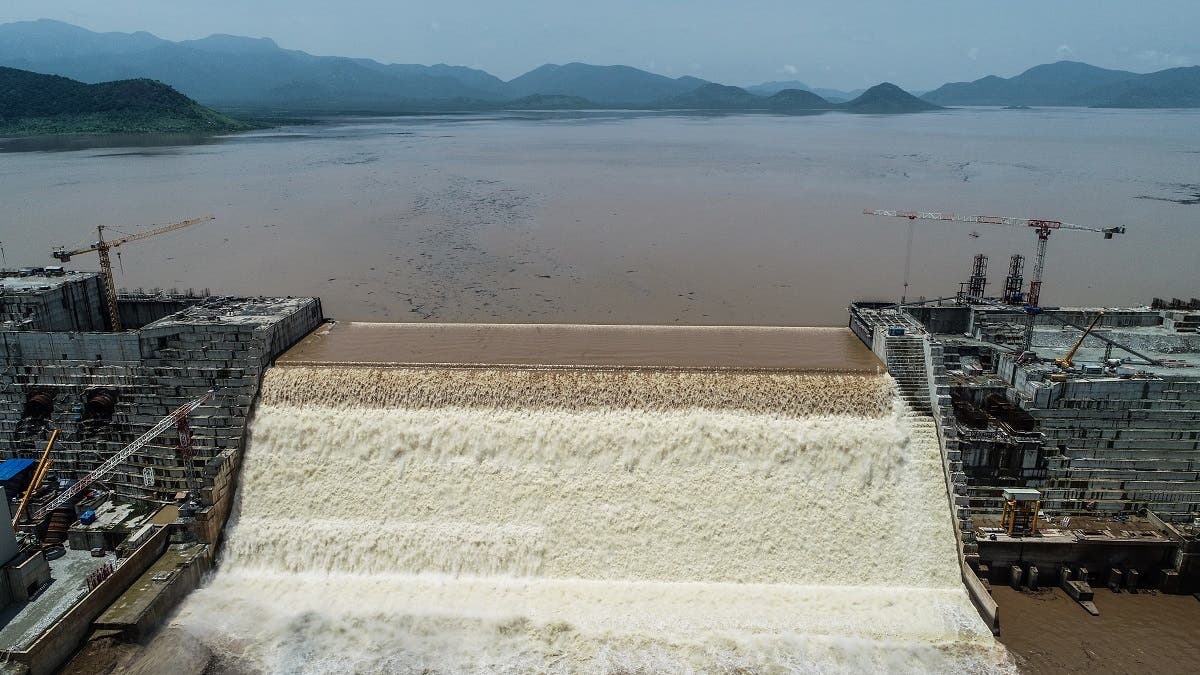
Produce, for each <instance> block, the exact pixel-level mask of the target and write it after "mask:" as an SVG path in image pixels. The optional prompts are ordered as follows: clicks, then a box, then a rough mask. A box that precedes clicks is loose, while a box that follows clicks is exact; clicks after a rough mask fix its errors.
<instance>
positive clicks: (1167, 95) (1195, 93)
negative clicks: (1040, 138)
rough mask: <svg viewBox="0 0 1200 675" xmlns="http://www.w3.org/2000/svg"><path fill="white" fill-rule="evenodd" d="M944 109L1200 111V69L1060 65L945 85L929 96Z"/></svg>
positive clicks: (1194, 67)
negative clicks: (1021, 107)
mask: <svg viewBox="0 0 1200 675" xmlns="http://www.w3.org/2000/svg"><path fill="white" fill-rule="evenodd" d="M924 98H925V99H927V100H929V101H933V102H934V103H939V104H941V105H1000V106H1017V105H1026V106H1033V105H1043V106H1094V107H1113V108H1193V107H1200V67H1196V66H1192V67H1190V68H1171V69H1169V70H1161V71H1158V72H1156V73H1147V74H1144V75H1142V74H1138V73H1131V72H1129V71H1125V70H1108V69H1105V68H1097V67H1096V66H1092V65H1088V64H1086V63H1079V62H1077V61H1059V62H1057V63H1048V64H1044V65H1040V66H1034V67H1033V68H1030V69H1029V70H1026V71H1025V72H1023V73H1021V74H1020V75H1017V76H1016V77H1012V78H1008V79H1005V78H1002V77H996V76H995V75H989V76H987V77H984V78H981V79H978V80H975V81H974V82H953V83H950V84H945V85H942V86H941V87H939V88H938V89H936V90H934V91H931V92H929V93H927V94H925V96H924Z"/></svg>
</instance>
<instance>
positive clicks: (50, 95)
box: [0, 67, 254, 136]
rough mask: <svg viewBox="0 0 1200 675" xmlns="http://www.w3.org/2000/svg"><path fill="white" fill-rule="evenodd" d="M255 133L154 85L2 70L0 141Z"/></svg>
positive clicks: (131, 81) (151, 81) (163, 85)
mask: <svg viewBox="0 0 1200 675" xmlns="http://www.w3.org/2000/svg"><path fill="white" fill-rule="evenodd" d="M252 128H254V126H253V125H250V124H248V123H245V122H239V121H237V120H234V119H232V118H230V117H226V116H225V115H222V114H220V113H218V112H216V111H215V110H210V109H209V108H205V107H204V106H202V105H200V104H198V103H196V102H195V101H193V100H191V99H190V98H188V97H186V96H184V95H183V94H180V93H179V92H177V91H175V90H174V89H172V88H171V87H168V86H167V85H165V84H163V83H161V82H155V81H153V80H145V79H142V80H121V81H118V82H103V83H100V84H84V83H83V82H76V81H75V80H70V79H67V78H65V77H58V76H56V75H42V74H40V73H31V72H29V71H25V70H17V69H15V68H3V67H0V136H35V135H44V134H79V133H87V134H106V133H197V132H204V133H223V132H229V131H242V130H246V129H252Z"/></svg>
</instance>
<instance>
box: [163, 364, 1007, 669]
mask: <svg viewBox="0 0 1200 675" xmlns="http://www.w3.org/2000/svg"><path fill="white" fill-rule="evenodd" d="M437 377H438V376H437V373H436V371H422V372H415V371H413V372H405V371H387V372H386V373H383V372H381V371H379V370H372V369H329V368H317V369H290V368H289V369H277V370H274V371H271V372H270V373H269V374H268V376H267V378H266V382H265V385H264V387H265V389H264V395H263V404H262V405H261V406H260V407H259V409H258V411H257V414H256V418H255V422H254V425H253V430H252V440H251V442H250V446H249V450H248V452H247V455H246V457H245V460H244V468H243V474H242V482H241V487H240V493H239V500H240V505H239V510H238V513H237V515H236V516H235V518H236V520H235V521H234V522H233V524H232V526H231V528H230V530H229V532H228V538H227V543H226V546H225V549H224V552H223V560H222V562H221V566H220V568H219V571H218V572H217V574H216V575H215V577H214V578H213V579H212V581H211V583H210V584H209V585H208V586H207V587H206V588H204V589H202V590H200V591H198V592H197V593H195V594H194V595H193V596H192V597H191V598H189V600H188V601H187V603H186V604H185V605H184V607H183V609H182V611H181V612H180V614H179V616H178V617H177V619H176V624H177V625H178V626H179V627H181V628H183V629H184V630H186V631H188V632H189V633H191V634H192V635H194V636H196V637H198V638H199V639H201V640H202V641H203V642H205V643H206V644H207V645H208V646H209V647H211V648H212V649H213V650H214V652H215V653H216V654H217V656H218V658H219V659H220V661H219V665H220V666H221V667H226V668H229V669H231V670H237V671H242V670H259V671H264V672H313V673H323V672H513V673H517V672H521V673H524V672H564V673H566V672H597V673H617V672H764V673H773V672H861V671H876V672H963V671H977V672H983V671H993V670H1004V669H1006V668H1007V667H1008V665H1007V660H1006V657H1005V655H1004V652H1003V650H1002V648H1000V647H999V646H998V645H997V644H996V643H995V641H994V640H993V638H992V636H991V634H990V632H989V631H988V630H987V629H986V627H985V626H984V625H983V623H982V621H981V620H980V619H979V618H978V616H977V614H976V613H975V610H974V609H973V607H972V606H971V604H970V602H969V600H968V598H967V596H966V593H965V591H964V590H963V589H962V586H961V582H960V580H959V572H958V564H957V561H956V554H955V550H954V536H953V532H952V530H951V526H952V524H951V521H950V517H949V515H948V509H947V506H946V494H945V485H944V481H943V479H942V475H941V467H940V460H939V458H938V452H937V447H936V442H935V441H934V440H933V438H932V436H931V430H930V429H929V428H927V427H922V428H919V429H916V428H910V423H909V422H908V421H907V419H906V418H905V417H903V416H902V414H901V412H902V411H901V410H900V409H899V407H898V406H897V407H896V409H894V410H881V409H879V406H878V405H877V402H878V400H879V395H878V392H879V390H880V389H881V388H886V387H888V386H889V382H890V381H889V380H887V378H886V377H885V376H874V377H872V376H861V377H857V376H856V378H855V379H854V380H853V381H850V380H845V381H843V380H842V378H841V377H830V376H817V375H799V374H790V375H787V374H776V375H772V376H771V377H770V378H768V379H767V380H763V379H761V378H762V376H760V375H750V374H747V375H740V374H736V373H728V374H721V375H720V376H714V377H719V378H723V379H718V380H712V379H710V378H707V377H700V378H698V379H688V378H687V377H681V375H680V374H678V373H675V374H671V373H665V374H655V373H639V374H637V375H630V376H629V377H622V378H618V379H619V383H620V384H619V386H620V387H622V388H623V389H629V388H631V387H632V388H633V389H635V390H637V391H639V392H642V394H641V395H642V398H641V399H639V407H637V408H633V407H620V406H615V405H597V404H596V401H607V400H608V399H609V398H611V396H610V395H607V394H605V393H604V390H606V389H608V388H611V387H613V386H617V385H615V384H614V382H615V381H614V379H613V378H612V376H611V375H605V374H598V373H573V374H563V373H557V374H555V376H554V378H555V382H557V383H558V384H556V385H555V387H553V388H551V389H550V390H548V391H551V390H552V392H554V393H553V394H552V396H551V397H550V398H539V396H540V395H535V394H530V393H528V391H529V390H528V389H526V385H529V384H530V383H531V382H533V381H536V376H532V375H529V374H515V373H514V374H513V376H512V384H513V385H514V387H515V388H518V389H522V390H524V391H526V392H527V393H526V395H525V396H523V397H514V396H513V395H512V394H511V393H506V392H505V391H504V390H503V388H502V387H497V386H495V385H496V380H495V378H502V377H503V374H502V373H499V372H493V373H490V374H487V375H486V376H485V377H483V378H482V379H483V380H485V381H486V382H488V385H487V386H482V387H480V388H478V389H472V388H471V386H470V383H469V382H465V381H463V379H462V377H461V372H459V373H456V374H453V375H450V376H448V377H447V379H446V380H445V381H444V382H445V383H446V386H447V387H453V392H449V391H448V392H446V395H445V396H432V397H431V396H430V395H429V390H430V387H432V386H433V385H432V384H431V382H434V381H437ZM531 377H532V378H534V379H533V380H531V379H530V378H531ZM564 378H567V379H571V381H572V384H571V385H570V386H569V387H568V386H565V385H563V384H562V380H563V379H564ZM630 378H632V379H633V380H634V382H633V383H632V384H631V382H630ZM664 378H665V379H664ZM755 378H758V379H755ZM369 382H374V383H376V384H377V388H376V390H377V393H376V394H371V393H370V392H371V388H370V387H366V386H364V383H369ZM656 382H657V386H653V385H654V384H655V383H656ZM756 382H758V383H759V384H762V383H763V382H767V383H768V384H769V386H768V388H779V389H788V390H791V391H792V392H793V395H791V396H790V397H787V398H786V399H785V400H786V401H788V405H787V406H784V407H783V408H782V409H781V410H773V409H771V408H770V406H767V405H764V398H763V397H762V396H761V395H754V394H753V392H754V391H755V387H754V385H755V383H756ZM839 383H841V385H844V386H840V387H839ZM416 384H420V385H421V386H420V387H415V385H416ZM406 386H407V387H408V389H406ZM693 386H694V387H697V388H698V389H697V390H696V391H692V390H691V389H689V387H693ZM721 386H724V387H726V389H725V392H724V394H723V395H716V394H714V392H713V391H712V388H713V387H721ZM414 387H415V389H414ZM406 390H407V391H418V392H419V393H418V394H416V395H411V396H408V397H407V398H406V396H405V394H404V393H403V392H404V391H406ZM655 390H656V391H659V392H660V399H659V401H658V403H655V400H654V397H653V396H651V395H650V394H648V393H646V392H649V391H655ZM532 391H534V392H537V391H541V390H540V389H538V388H537V387H533V389H532ZM563 391H570V392H574V394H573V395H574V396H577V397H578V398H579V399H580V400H581V401H583V403H582V404H580V405H572V399H570V398H563V395H562V392H563ZM701 391H703V392H704V393H701ZM584 392H587V395H584ZM689 392H691V393H689ZM821 392H823V395H817V394H819V393H821ZM447 399H452V400H453V403H447V402H446V401H447ZM372 401H375V402H376V403H374V404H373V403H372ZM801 401H809V403H808V404H807V405H808V406H809V407H808V408H807V409H804V408H802V407H800V405H801V404H800V403H798V402H801ZM383 402H388V403H389V404H388V405H387V406H383V405H380V404H381V403H383ZM833 402H836V403H833ZM856 406H857V408H856ZM833 409H838V410H842V412H840V413H837V414H834V413H831V412H830V410H833ZM854 409H857V410H859V411H861V412H859V413H858V414H855V413H854V412H852V410H854Z"/></svg>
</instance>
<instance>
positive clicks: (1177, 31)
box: [0, 0, 1200, 89]
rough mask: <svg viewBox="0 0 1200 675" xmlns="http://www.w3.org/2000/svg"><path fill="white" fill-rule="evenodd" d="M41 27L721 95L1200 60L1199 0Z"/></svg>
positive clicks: (635, 2) (261, 2) (305, 13)
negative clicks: (780, 86)
mask: <svg viewBox="0 0 1200 675" xmlns="http://www.w3.org/2000/svg"><path fill="white" fill-rule="evenodd" d="M38 18H52V19H59V20H62V21H68V22H71V23H75V24H78V25H81V26H83V27H85V28H90V29H92V30H99V31H124V32H131V31H136V30H146V31H149V32H151V33H154V34H156V35H158V36H160V37H164V38H167V39H171V40H180V39H188V38H197V37H204V36H206V35H209V34H211V33H233V34H236V35H249V36H253V37H261V36H267V37H272V38H274V39H275V40H276V41H277V42H278V43H279V44H280V45H281V46H283V47H287V48H291V49H301V50H304V51H307V52H311V53H314V54H322V55H339V56H360V57H369V58H374V59H378V60H380V61H385V62H392V63H437V62H445V63H452V64H461V65H468V66H475V67H480V68H484V69H486V70H488V71H490V72H492V73H494V74H496V75H499V76H500V77H503V78H505V79H508V78H511V77H514V76H516V75H518V74H520V73H522V72H524V71H526V70H529V69H530V68H533V67H535V66H538V65H540V64H542V63H566V62H569V61H585V62H588V63H598V64H611V63H624V64H628V65H632V66H636V67H639V68H645V69H647V70H652V71H655V72H659V73H663V74H666V75H685V74H686V75H696V76H699V77H703V78H706V79H710V80H715V81H720V82H724V83H728V84H743V85H744V84H753V83H756V82H761V81H764V80H772V79H798V80H803V81H805V82H807V83H808V84H810V85H812V86H829V87H841V88H846V89H849V88H854V87H860V86H867V85H871V84H875V83H877V82H880V81H882V80H891V81H893V82H896V83H897V84H900V85H902V86H905V87H908V88H917V89H923V88H931V87H934V86H937V85H939V84H941V83H943V82H946V81H957V80H970V79H975V78H978V77H981V76H983V75H987V74H993V73H994V74H998V75H1003V76H1011V75H1015V74H1017V73H1019V72H1020V71H1022V70H1024V69H1025V68H1027V67H1029V66H1032V65H1036V64H1038V63H1045V62H1048V61H1056V60H1059V59H1064V58H1068V59H1073V60H1080V61H1087V62H1089V63H1093V64H1095V65H1099V66H1105V67H1110V68H1123V69H1128V70H1134V71H1139V72H1147V71H1151V70H1159V69H1162V68H1169V67H1173V66H1180V65H1196V64H1198V63H1200V39H1197V37H1196V27H1197V26H1200V2H1198V1H1197V0H1143V1H1142V2H1134V1H1132V0H919V1H913V2H908V1H903V0H871V1H867V0H860V1H856V0H740V1H739V0H603V1H601V2H587V3H580V2H572V1H571V0H473V1H468V0H432V1H429V2H414V1H412V0H408V1H405V0H0V23H6V22H9V21H19V20H29V19H38Z"/></svg>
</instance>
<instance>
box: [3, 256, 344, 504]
mask: <svg viewBox="0 0 1200 675" xmlns="http://www.w3.org/2000/svg"><path fill="white" fill-rule="evenodd" d="M64 280H66V281H64ZM4 281H5V283H4V284H0V289H3V290H4V296H3V298H2V301H3V303H4V306H5V307H9V306H16V305H13V304H12V302H11V300H12V298H14V297H15V298H17V299H18V300H19V301H20V306H21V307H33V308H46V307H52V308H53V307H54V306H56V303H57V304H63V305H64V306H70V308H71V311H70V312H66V313H55V312H52V311H49V310H46V311H42V309H36V311H33V312H32V313H30V314H29V318H28V319H26V320H22V321H20V322H16V323H12V322H10V323H7V324H4V326H3V327H0V367H3V371H2V373H0V383H2V384H3V391H2V393H0V458H8V457H34V458H36V457H37V453H38V451H39V449H40V448H41V447H42V445H43V444H44V443H45V440H46V437H47V434H48V430H49V429H51V428H57V429H60V430H61V431H62V433H61V434H60V438H59V441H58V443H57V445H56V446H55V449H54V451H53V453H52V459H53V460H54V464H53V472H54V473H55V474H56V475H57V476H58V477H60V478H65V479H76V478H79V477H81V476H83V475H85V474H86V473H87V472H89V471H91V470H92V469H94V468H96V467H97V466H99V465H100V464H101V463H102V462H103V461H104V460H105V459H107V458H108V457H110V456H112V454H113V453H115V452H117V451H118V450H119V449H120V448H122V447H124V446H125V445H127V444H128V443H129V442H131V441H133V440H134V439H135V438H137V437H138V436H139V435H141V434H142V433H143V432H145V431H146V430H147V429H149V428H150V427H151V426H153V425H154V424H155V423H156V422H158V421H159V420H160V419H162V418H163V417H164V416H166V415H167V414H168V413H169V412H170V411H171V410H173V409H174V408H176V407H178V406H179V405H181V404H183V403H185V402H187V401H189V400H191V399H194V398H196V397H198V396H200V395H201V394H203V393H204V392H205V391H207V390H208V389H210V388H215V389H217V394H216V396H215V397H214V398H213V399H212V401H211V402H210V403H209V404H208V405H206V406H205V407H203V408H201V409H200V410H199V411H197V412H196V413H195V414H194V415H193V416H192V418H191V420H190V422H191V426H192V429H193V444H194V447H195V451H196V457H195V462H196V468H197V470H198V471H199V473H200V476H201V480H202V482H203V485H202V491H203V493H204V494H205V495H208V496H209V497H210V498H211V496H212V495H213V494H214V493H216V494H218V496H220V497H222V498H225V499H224V501H227V498H228V496H229V495H230V491H229V490H228V489H226V486H224V485H219V483H221V482H222V480H223V479H224V480H228V477H229V476H230V475H232V474H233V471H232V467H236V463H237V459H238V456H239V453H240V451H241V447H242V437H243V434H244V427H245V423H246V418H247V415H248V414H249V411H250V405H251V403H252V401H253V399H254V397H255V396H256V394H257V392H258V383H259V379H260V377H261V374H262V371H263V369H265V368H266V367H267V366H268V365H269V364H270V363H271V361H272V359H273V358H274V357H275V356H276V355H278V354H279V353H281V352H282V351H284V350H285V349H286V348H287V347H289V346H291V345H292V344H293V343H295V342H296V341H298V340H299V339H300V338H301V337H303V336H304V335H305V334H307V333H308V332H309V331H311V330H312V329H313V328H315V327H316V326H317V325H319V324H320V322H321V321H322V318H323V317H322V314H321V305H320V301H319V300H317V299H315V298H219V297H207V298H201V297H163V296H160V297H158V298H147V297H145V296H139V297H135V298H131V299H130V300H129V301H128V302H126V301H125V300H124V299H122V301H121V308H122V312H123V313H127V314H128V315H129V316H130V318H131V319H133V320H132V321H131V324H132V325H140V328H138V329H136V330H127V331H124V332H120V333H106V332H95V331H94V329H95V328H96V327H98V326H101V325H102V324H103V315H104V302H103V301H102V297H97V296H96V295H95V294H90V295H86V297H87V302H86V303H83V302H82V301H80V302H79V303H75V304H72V303H74V301H70V302H68V301H65V300H63V299H65V298H67V297H68V295H69V294H68V293H67V291H68V290H72V289H74V290H72V293H74V292H75V291H78V293H76V294H77V295H79V296H80V297H84V294H83V290H82V289H87V290H89V292H90V291H92V290H98V289H101V286H99V285H98V284H99V281H98V277H97V275H94V274H93V275H80V274H74V273H66V274H65V275H64V276H62V277H45V276H27V277H16V278H9V279H6V280H4ZM76 287H78V288H76ZM13 288H15V289H16V290H15V291H11V292H10V289H13ZM31 289H33V290H31ZM38 289H40V290H38ZM35 291H36V292H35ZM99 292H101V293H102V290H99ZM38 293H41V295H40V296H39V295H38ZM72 297H73V296H72ZM127 308H128V309H127ZM83 309H87V310H88V311H87V312H84V311H83ZM168 310H173V313H172V314H169V315H167V316H161V317H158V318H157V319H155V320H152V321H149V320H148V319H150V318H152V316H151V314H152V313H154V312H155V311H168ZM39 394H40V395H41V397H40V398H37V399H36V401H35V397H36V396H37V395H39ZM37 401H41V402H42V403H41V404H40V407H39V405H38V404H37ZM46 401H49V405H48V406H47V405H46V403H45V402H46ZM47 407H48V408H49V409H48V410H47V409H46V408H47ZM226 463H232V467H224V468H223V467H222V465H224V464H226ZM105 483H106V484H107V485H108V486H110V487H112V488H113V489H114V490H115V491H116V492H117V493H118V494H119V495H121V496H124V497H129V498H136V499H143V500H148V501H152V502H159V503H166V502H173V501H175V498H176V495H177V494H178V493H180V492H183V491H186V490H187V489H188V486H187V484H186V472H185V467H184V466H183V465H182V464H181V463H180V459H179V458H178V453H177V448H176V438H175V434H174V433H173V432H168V433H167V434H164V435H163V436H162V437H160V438H159V439H158V440H157V441H155V442H153V443H151V444H150V445H149V446H147V447H146V448H144V449H143V450H142V451H140V452H138V453H137V454H136V455H135V456H134V457H133V458H132V459H131V460H130V461H129V462H128V463H127V464H126V465H124V466H122V467H120V468H118V469H117V470H116V471H115V472H114V473H113V474H111V475H110V476H109V477H108V478H107V480H106V481H105ZM211 506H213V504H205V507H206V508H207V507H211ZM222 520H223V518H222Z"/></svg>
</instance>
